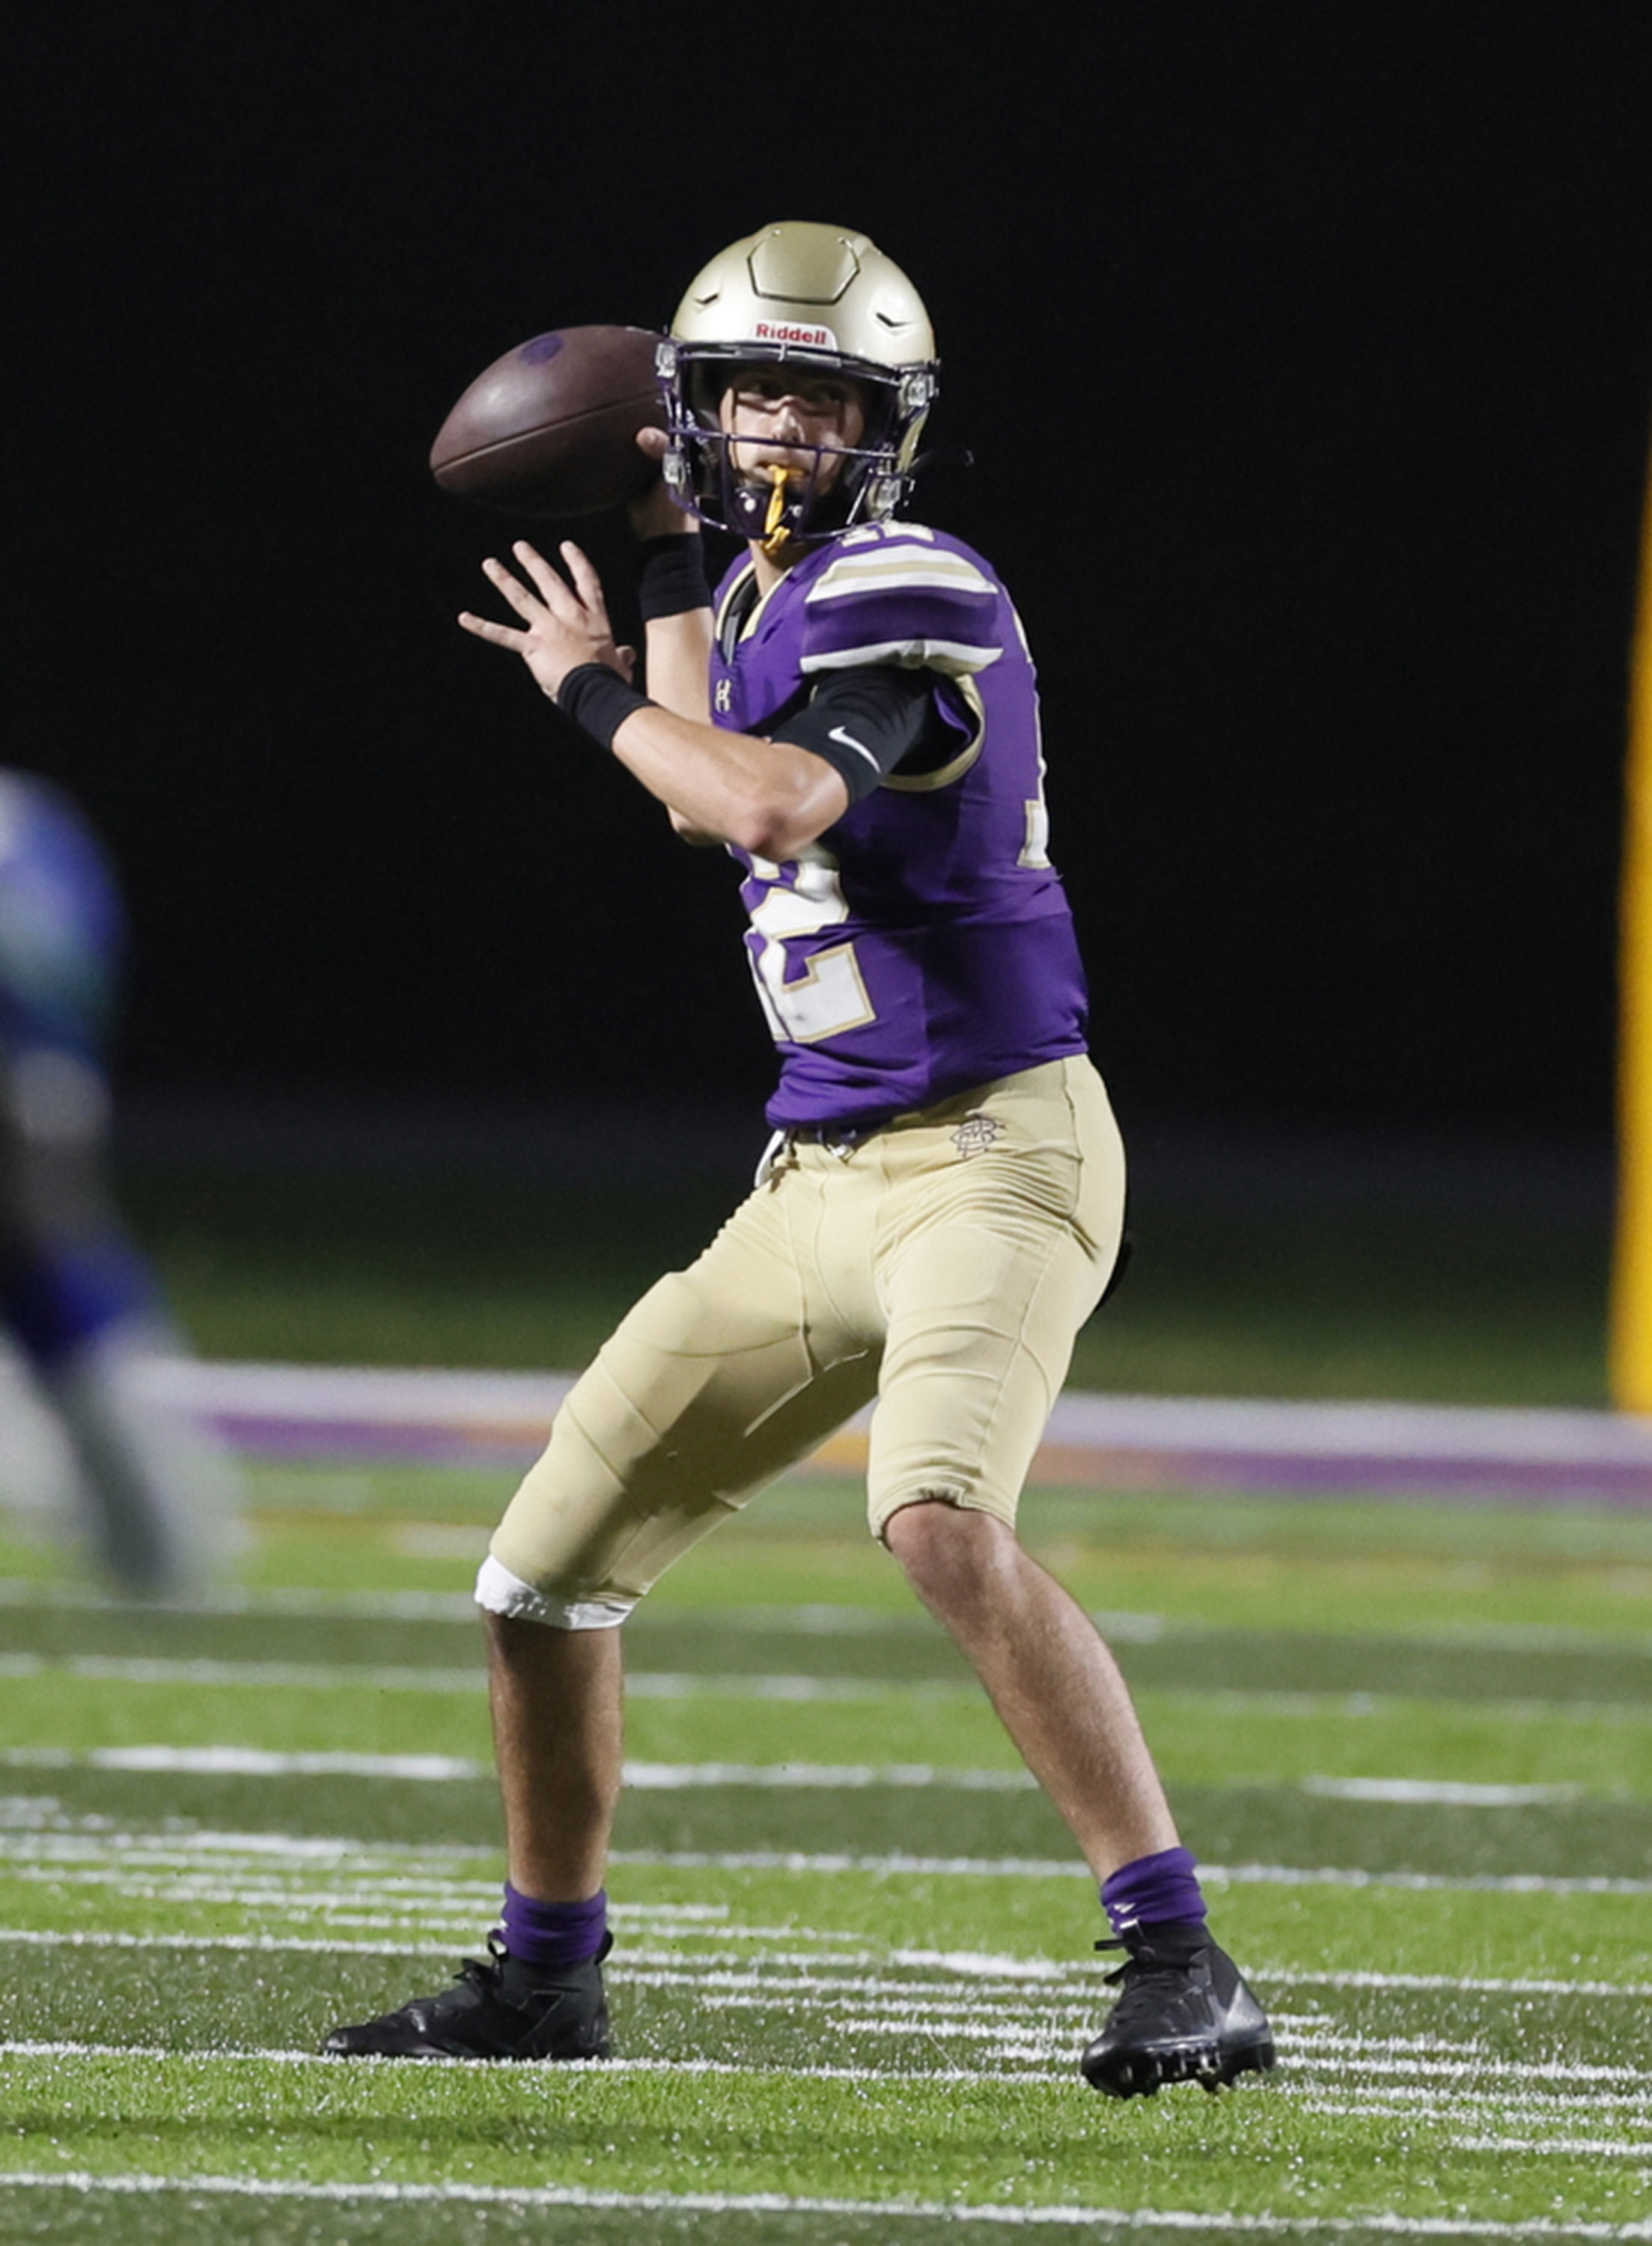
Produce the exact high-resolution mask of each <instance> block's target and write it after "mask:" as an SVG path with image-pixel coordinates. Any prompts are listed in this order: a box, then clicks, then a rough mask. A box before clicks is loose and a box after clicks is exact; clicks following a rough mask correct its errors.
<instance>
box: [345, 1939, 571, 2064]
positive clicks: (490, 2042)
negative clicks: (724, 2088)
mask: <svg viewBox="0 0 1652 2246" xmlns="http://www.w3.org/2000/svg"><path fill="white" fill-rule="evenodd" d="M611 1946H612V1944H611V1939H610V1940H605V1941H604V1943H603V1944H602V1949H601V1950H599V1951H598V1952H597V1954H596V1956H595V1957H594V1958H592V1960H591V1961H590V1963H589V1964H587V1965H559V1966H550V1965H530V1964H528V1963H527V1961H526V1959H524V1958H520V1957H511V1956H510V1955H509V1953H508V1952H507V1951H506V1949H505V1947H504V1945H503V1944H502V1943H500V1942H499V1941H498V1940H497V1939H496V1938H495V1937H494V1936H491V1935H490V1936H489V1937H488V1943H487V1950H488V1954H487V1956H486V1958H480V1957H467V1958H466V1960H465V1962H464V1964H462V1965H461V1966H460V1967H459V1977H458V1979H457V1980H456V1981H455V1983H454V1984H453V1986H452V1988H451V1989H445V1990H444V1991H442V1993H441V1994H440V1996H438V1997H416V1998H414V1999H413V2001H412V2003H411V2004H404V2005H403V2006H402V2008H401V2010H400V2011H397V2012H386V2013H384V2016H383V2018H379V2019H376V2020H367V2021H365V2022H364V2024H363V2025H361V2026H360V2027H354V2028H335V2029H334V2030H333V2032H332V2033H331V2034H330V2036H329V2037H328V2038H327V2039H326V2041H325V2042H324V2043H323V2045H322V2050H323V2053H324V2054H325V2055H326V2056H327V2057H329V2058H330V2059H606V2058H607V2057H608V2001H607V1998H605V1997H604V1995H603V1992H602V1960H603V1958H604V1957H607V1956H608V1950H609V1949H610V1947H611Z"/></svg>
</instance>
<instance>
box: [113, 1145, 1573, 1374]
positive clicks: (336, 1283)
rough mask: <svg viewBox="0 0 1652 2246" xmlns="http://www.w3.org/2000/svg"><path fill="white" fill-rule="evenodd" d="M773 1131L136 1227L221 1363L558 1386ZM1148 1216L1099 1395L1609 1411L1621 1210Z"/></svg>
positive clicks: (1195, 1204)
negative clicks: (1611, 1264) (693, 1162)
mask: <svg viewBox="0 0 1652 2246" xmlns="http://www.w3.org/2000/svg"><path fill="white" fill-rule="evenodd" d="M754 1128H755V1131H756V1137H755V1138H754V1139H753V1142H752V1144H751V1147H749V1148H748V1147H745V1145H744V1140H738V1139H737V1140H736V1142H735V1146H734V1148H733V1150H732V1156H731V1159H730V1160H727V1161H725V1162H724V1164H723V1165H722V1166H721V1167H717V1168H715V1169H708V1168H690V1169H689V1170H687V1171H686V1172H684V1173H683V1174H677V1173H676V1171H675V1170H672V1171H670V1173H669V1174H661V1172H660V1171H659V1169H658V1168H657V1167H656V1169H654V1170H651V1171H640V1172H637V1173H636V1174H627V1175H625V1176H623V1177H619V1178H615V1177H612V1176H608V1175H605V1174H597V1175H595V1176H588V1175H586V1174H574V1175H570V1174H568V1173H567V1172H566V1171H559V1170H558V1169H556V1168H555V1167H554V1166H553V1165H551V1164H550V1163H548V1161H546V1162H540V1163H532V1162H526V1161H520V1160H519V1161H512V1160H506V1159H505V1158H504V1157H502V1156H501V1158H500V1160H498V1161H497V1162H495V1163H492V1164H490V1163H489V1161H488V1160H486V1149H485V1146H484V1147H483V1150H482V1151H481V1152H479V1153H477V1154H472V1155H470V1156H469V1157H467V1158H465V1159H457V1158H456V1159H454V1160H449V1161H446V1162H443V1163H436V1162H432V1161H429V1160H399V1159H398V1149H397V1147H396V1145H395V1142H394V1140H386V1143H385V1145H384V1147H383V1149H382V1150H381V1154H380V1159H379V1160H378V1161H377V1163H376V1164H375V1163H371V1162H369V1161H367V1160H362V1161H361V1162H360V1163H358V1164H357V1166H355V1167H343V1166H338V1167H318V1168H315V1169H305V1168H303V1167H296V1166H295V1165H291V1164H289V1165H287V1166H284V1167H283V1166H270V1167H257V1166H247V1165H241V1166H236V1165H234V1164H231V1163H228V1162H226V1161H216V1162H214V1161H212V1160H201V1161H196V1162H194V1163H191V1164H188V1165H187V1166H186V1165H184V1164H182V1163H181V1162H173V1163H170V1164H168V1163H165V1162H160V1161H157V1160H153V1159H152V1160H150V1161H149V1162H148V1163H146V1164H144V1165H138V1166H135V1167H133V1169H132V1171H131V1173H130V1174H129V1175H128V1176H127V1178H126V1181H125V1199H126V1205H127V1207H128V1208H129V1209H130V1211H131V1214H132V1219H133V1224H134V1226H135V1228H136V1229H137V1231H138V1233H139V1237H140V1238H141V1240H142V1242H143V1243H144V1245H145V1246H146V1249H149V1250H150V1252H151V1253H152V1254H153V1256H154V1257H155V1258H156V1261H157V1262H158V1263H159V1265H160V1270H161V1273H162V1276H163V1277H164V1278H165V1280H166V1282H167V1287H168V1290H169V1291H170V1293H171V1296H172V1298H173V1303H174V1304H175V1306H176V1309H177V1310H178V1313H179V1315H180V1318H181V1320H182V1322H183V1324H184V1325H185V1327H186V1329H187V1331H188V1332H189V1334H190V1335H191V1337H193V1339H194V1344H195V1345H196V1347H197V1348H198V1349H199V1350H200V1351H201V1353H202V1354H203V1355H204V1356H207V1357H211V1358H269V1359H273V1360H275V1361H278V1362H288V1361H293V1362H297V1363H300V1364H350V1365H466V1366H479V1365H497V1366H520V1367H524V1368H527V1369H530V1370H534V1371H541V1370H544V1369H546V1368H547V1367H555V1366H564V1365H573V1366H578V1365H583V1364H585V1363H586V1362H587V1361H588V1359H589V1358H590V1357H591V1355H592V1354H593V1352H594V1351H595V1349H596V1348H597V1346H598V1344H600V1343H601V1342H602V1340H603V1338H604V1337H606V1336H607V1334H608V1332H609V1331H611V1330H612V1328H613V1326H614V1325H615V1323H616V1321H617V1320H618V1319H619V1318H620V1317H622V1314H623V1313H624V1311H625V1310H627V1309H628V1308H629V1305H630V1303H632V1302H633V1301H634V1300H635V1299H636V1297H637V1295H639V1294H640V1293H641V1292H642V1290H643V1289H644V1288H645V1287H647V1286H648V1285H649V1284H650V1283H652V1281H653V1280H654V1279H655V1278H656V1276H658V1274H659V1273H660V1272H661V1271H662V1270H663V1269H667V1268H668V1267H669V1266H670V1265H671V1264H673V1263H683V1262H686V1261H688V1260H689V1259H690V1258H691V1257H692V1256H695V1255H697V1253H698V1251H699V1250H700V1249H701V1248H703V1247H704V1244H705V1242H707V1241H708V1240H709V1239H710V1236H711V1235H712V1233H713V1232H714V1231H715V1230H716V1228H717V1225H718V1224H719V1223H720V1222H721V1221H722V1219H723V1217H724V1215H726V1213H727V1211H728V1209H729V1208H730V1207H731V1206H732V1204H733V1201H734V1200H735V1199H736V1198H737V1197H738V1194H739V1193H740V1192H741V1191H742V1190H743V1188H744V1182H745V1177H746V1175H747V1174H748V1173H747V1172H745V1171H744V1170H743V1169H742V1167H740V1165H741V1163H742V1161H744V1160H746V1159H748V1157H754V1156H755V1154H756V1152H757V1147H758V1142H759V1141H760V1137H761V1129H760V1126H754ZM1487 1167H1493V1166H1492V1165H1491V1164H1489V1162H1488V1165H1487ZM1299 1168H1300V1169H1301V1171H1302V1174H1301V1175H1300V1176H1299V1175H1298V1169H1299ZM1132 1208H1133V1212H1134V1214H1133V1229H1134V1233H1135V1239H1136V1253H1135V1256H1134V1260H1133V1261H1132V1265H1131V1269H1130V1275H1129V1278H1128V1280H1127V1282H1126V1283H1125V1286H1124V1287H1123V1288H1122V1289H1121V1290H1119V1292H1118V1296H1117V1297H1116V1298H1115V1299H1114V1300H1113V1301H1112V1303H1109V1304H1108V1305H1107V1307H1106V1309H1105V1310H1103V1311H1102V1312H1101V1313H1100V1315H1099V1316H1098V1317H1095V1318H1093V1319H1092V1320H1091V1322H1090V1324H1089V1325H1088V1326H1086V1327H1085V1328H1084V1331H1083V1332H1082V1333H1081V1334H1080V1335H1079V1337H1078V1349H1077V1351H1076V1354H1075V1357H1074V1360H1073V1367H1072V1375H1071V1385H1072V1386H1073V1387H1075V1388H1081V1389H1104V1390H1110V1391H1113V1392H1140V1393H1154V1394H1159V1395H1165V1394H1169V1395H1181V1396H1285V1397H1370V1396H1376V1397H1382V1396H1394V1397H1404V1398H1405V1399H1408V1400H1410V1401H1411V1402H1424V1401H1431V1402H1439V1403H1459V1404H1488V1405H1499V1404H1514V1405H1521V1404H1527V1405H1580V1404H1581V1405H1594V1404H1601V1403H1603V1402H1604V1401H1605V1400H1606V1377H1605V1365H1606V1333H1605V1323H1606V1320H1605V1311H1606V1298H1607V1263H1608V1244H1609V1228H1608V1213H1607V1209H1606V1205H1605V1202H1604V1201H1601V1205H1600V1206H1599V1207H1597V1206H1596V1205H1595V1202H1594V1200H1592V1199H1590V1198H1589V1197H1588V1196H1587V1195H1582V1196H1579V1195H1577V1194H1566V1193H1560V1192H1557V1191H1556V1190H1555V1189H1554V1188H1553V1187H1552V1186H1550V1185H1549V1184H1548V1183H1547V1181H1546V1175H1545V1174H1539V1175H1538V1177H1537V1178H1536V1180H1535V1181H1532V1180H1528V1179H1526V1177H1525V1175H1524V1174H1521V1175H1520V1177H1519V1178H1518V1179H1517V1181H1516V1182H1515V1183H1514V1184H1513V1186H1510V1187H1509V1188H1506V1189H1505V1190H1504V1191H1502V1192H1501V1193H1500V1194H1498V1193H1493V1191H1492V1186H1491V1185H1489V1184H1488V1185H1486V1186H1485V1187H1484V1188H1482V1189H1481V1192H1480V1194H1479V1197H1477V1196H1476V1194H1472V1193H1468V1192H1459V1193H1458V1194H1455V1195H1453V1194H1445V1193H1444V1192H1443V1191H1442V1190H1440V1189H1438V1188H1429V1187H1428V1183H1427V1180H1426V1178H1424V1180H1423V1181H1421V1182H1409V1181H1406V1180H1404V1179H1402V1180H1401V1181H1397V1182H1396V1183H1394V1184H1393V1185H1391V1186H1390V1187H1389V1188H1385V1190H1384V1191H1383V1192H1382V1193H1381V1194H1375V1195H1373V1196H1370V1197H1366V1198H1362V1197H1360V1196H1359V1194H1356V1193H1354V1192H1351V1191H1350V1190H1349V1189H1348V1188H1346V1187H1342V1188H1339V1187H1337V1186H1336V1183H1335V1182H1334V1181H1333V1182H1331V1183H1329V1184H1328V1183H1326V1182H1324V1181H1316V1179H1315V1174H1314V1173H1313V1170H1312V1166H1311V1165H1309V1164H1306V1163H1304V1164H1302V1165H1298V1166H1293V1163H1292V1160H1291V1157H1290V1155H1289V1154H1288V1152H1287V1153H1284V1154H1281V1155H1280V1156H1279V1157H1278V1159H1277V1160H1276V1161H1275V1162H1272V1163H1268V1164H1263V1165H1261V1166H1260V1167H1258V1168H1256V1169H1254V1170H1252V1169H1247V1170H1246V1171H1245V1172H1243V1174H1241V1175H1240V1176H1239V1177H1238V1178H1237V1179H1236V1180H1228V1181H1224V1182H1223V1183H1222V1184H1221V1185H1220V1189H1219V1190H1218V1189H1215V1188H1213V1189H1211V1190H1210V1191H1208V1192H1202V1193H1196V1192H1193V1191H1192V1190H1189V1191H1187V1192H1186V1193H1185V1194H1184V1193H1170V1192H1167V1191H1166V1188H1164V1187H1163V1186H1162V1185H1159V1186H1156V1185H1155V1181H1154V1178H1153V1175H1152V1166H1151V1163H1149V1164H1148V1165H1147V1166H1146V1180H1145V1182H1144V1181H1141V1180H1138V1181H1137V1182H1136V1183H1135V1184H1134V1185H1132Z"/></svg>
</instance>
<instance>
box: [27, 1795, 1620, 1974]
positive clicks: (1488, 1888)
mask: <svg viewBox="0 0 1652 2246" xmlns="http://www.w3.org/2000/svg"><path fill="white" fill-rule="evenodd" d="M155 1838H156V1836H153V1835H146V1834H126V1835H122V1836H121V1841H122V1845H123V1847H125V1848H128V1849H131V1850H133V1851H139V1850H141V1851H142V1852H143V1853H144V1855H145V1858H146V1861H147V1863H148V1864H149V1865H152V1866H158V1865H161V1864H165V1863H168V1862H173V1861H175V1862H176V1863H177V1864H178V1865H179V1867H180V1868H184V1866H185V1865H186V1864H187V1861H189V1860H190V1858H191V1857H199V1856H200V1855H213V1856H214V1857H215V1858H220V1859H221V1858H222V1857H224V1856H226V1855H233V1854H235V1853H241V1854H245V1855H262V1856H264V1857H269V1858H280V1857H283V1856H286V1857H294V1858H299V1859H303V1860H307V1861H314V1862H333V1863H348V1864H349V1865H350V1867H351V1868H352V1870H355V1869H357V1868H362V1872H361V1875H362V1877H364V1878H365V1877H366V1876H367V1873H366V1870H365V1868H364V1867H365V1866H366V1864H367V1862H368V1861H370V1852H368V1851H365V1850H364V1848H362V1845H361V1844H360V1843H359V1842H358V1841H352V1840H350V1839H348V1838H346V1837H344V1836H343V1835H339V1836H336V1837H314V1836H294V1835H290V1834H280V1833H250V1834H249V1833H217V1832H198V1833H192V1834H187V1835H182V1834H167V1835H166V1836H165V1841H164V1843H163V1844H162V1845H160V1847H156V1846H155V1845H154V1841H155ZM4 1849H5V1853H6V1854H7V1855H11V1856H14V1857H17V1858H21V1859H24V1860H26V1859H28V1858H29V1857H31V1856H44V1855H50V1856H51V1857H52V1858H53V1859H54V1861H64V1860H70V1861H72V1860H73V1859H74V1857H76V1856H77V1855H81V1856H85V1855H91V1856H92V1857H94V1858H95V1857H98V1856H100V1855H104V1854H105V1853H106V1850H105V1848H103V1847H102V1845H101V1844H100V1843H99V1842H98V1841H93V1840H92V1839H90V1838H89V1837H88V1836H87V1835H86V1834H85V1833H84V1832H83V1831H81V1830H79V1829H78V1828H74V1827H71V1830H69V1831H67V1832H54V1831H51V1830H46V1831H42V1830H41V1829H40V1828H38V1827H33V1826H31V1827H29V1828H27V1829H25V1830H24V1832H22V1833H21V1834H9V1835H7V1836H6V1837H5V1840H4ZM429 1854H430V1855H431V1856H432V1857H435V1858H438V1859H439V1860H441V1861H449V1862H452V1861H456V1860H459V1859H460V1858H466V1857H468V1858H469V1859H471V1860H472V1861H479V1862H483V1863H486V1862H489V1861H492V1860H491V1857H490V1856H489V1855H488V1853H487V1852H486V1851H482V1850H473V1851H465V1850H459V1849H443V1850H432V1851H431V1852H429ZM122 1861H123V1862H124V1863H126V1864H127V1865H128V1866H131V1865H132V1864H133V1856H131V1855H127V1856H125V1857H123V1860H122ZM372 1861H384V1862H385V1863H391V1862H393V1861H405V1858H401V1859H391V1858H387V1857H385V1858H374V1859H372ZM610 1861H611V1862H613V1863H614V1864H615V1866H617V1867H620V1868H646V1869H650V1870H668V1871H778V1872H796V1873H816V1872H826V1873H838V1872H868V1873H872V1874H874V1875H878V1876H887V1875H891V1874H910V1875H914V1876H920V1877H932V1878H933V1877H942V1876H957V1877H969V1878H982V1879H1062V1880H1066V1879H1082V1880H1088V1879H1089V1878H1090V1876H1091V1875H1090V1871H1089V1868H1088V1867H1087V1866H1086V1865H1084V1864H1083V1863H1082V1862H1079V1861H1076V1860H1073V1859H1070V1858H1066V1857H1056V1858H1050V1857H1037V1856H1030V1857H1025V1856H991V1857H980V1856H918V1855H907V1854H904V1853H901V1852H891V1853H888V1854H884V1855H852V1854H849V1853H847V1852H844V1853H840V1854H839V1853H834V1854H830V1855H823V1854H820V1853H818V1852H811V1851H806V1850H800V1849H776V1848H750V1849H740V1850H730V1851H721V1852H717V1851H710V1850H704V1849H693V1848H683V1849H661V1848H622V1849H615V1852H614V1854H613V1855H612V1857H611V1858H610ZM1200 1878H1201V1879H1203V1880H1205V1881H1207V1882H1209V1883H1210V1884H1211V1885H1212V1886H1214V1887H1221V1886H1228V1887H1305V1888H1313V1887H1346V1888H1377V1889H1399V1890H1401V1891H1403V1892H1405V1893H1423V1894H1447V1895H1451V1894H1457V1895H1465V1894H1474V1895H1652V1880H1635V1879H1619V1878H1608V1877H1605V1876H1587V1877H1580V1878H1574V1879H1568V1878H1560V1877H1551V1876H1549V1875H1546V1874H1539V1873H1526V1872H1510V1873H1475V1874H1469V1875H1463V1876H1460V1877H1459V1876H1455V1875H1448V1874H1445V1873H1434V1872H1370V1871H1366V1870H1364V1869H1363V1868H1358V1867H1348V1866H1340V1865H1321V1866H1318V1867H1315V1868H1309V1867H1306V1866H1302V1865H1295V1864H1201V1866H1200ZM1371 1985H1372V1986H1373V1987H1380V1986H1383V1985H1385V1984H1383V1982H1381V1981H1380V1980H1374V1981H1373V1982H1372V1983H1371ZM1415 1985H1418V1986H1421V1985H1424V1984H1422V1983H1420V1982H1419V1983H1417V1984H1415ZM1440 1985H1441V1986H1443V1987H1457V1986H1458V1985H1460V1984H1458V1983H1456V1982H1454V1981H1450V1980H1447V1981H1444V1982H1442V1983H1441V1984H1440Z"/></svg>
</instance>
